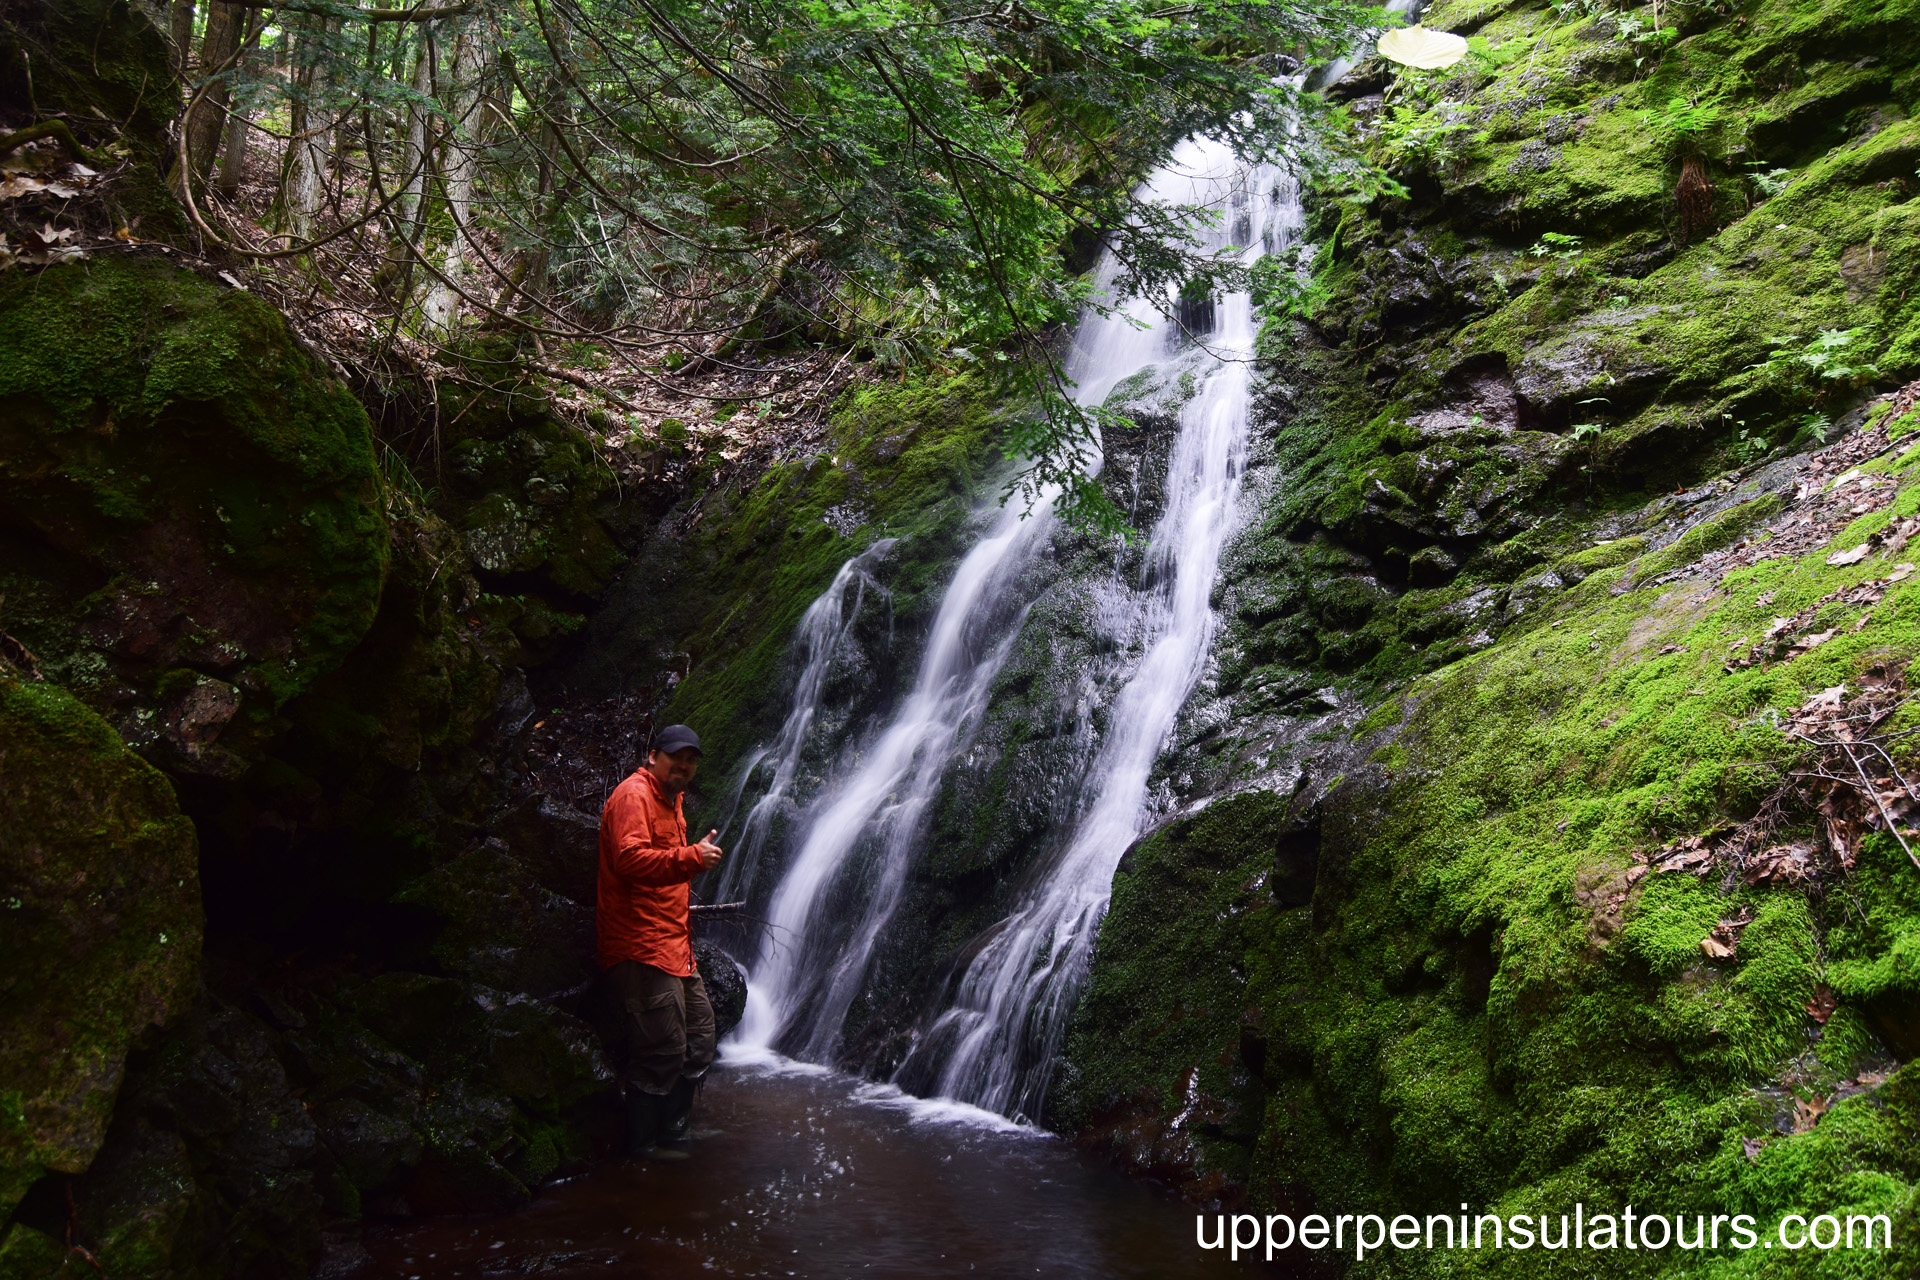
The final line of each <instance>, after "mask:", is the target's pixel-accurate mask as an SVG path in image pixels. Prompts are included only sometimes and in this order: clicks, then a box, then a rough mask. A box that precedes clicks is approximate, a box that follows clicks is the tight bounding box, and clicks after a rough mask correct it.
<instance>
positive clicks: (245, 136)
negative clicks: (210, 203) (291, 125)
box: [214, 11, 266, 200]
mask: <svg viewBox="0 0 1920 1280" xmlns="http://www.w3.org/2000/svg"><path fill="white" fill-rule="evenodd" d="M265 23H266V14H265V13H264V12H263V11H255V12H254V15H253V21H252V23H251V24H250V27H251V29H250V30H249V31H248V32H247V36H246V38H247V41H248V43H249V44H251V43H252V42H253V41H255V40H258V39H259V38H260V31H261V28H262V27H263V26H264V25H265ZM258 61H259V59H258V56H257V51H254V52H249V53H248V54H246V55H244V56H243V57H242V59H241V63H240V65H241V66H242V67H246V68H248V69H251V68H252V67H253V66H254V64H255V63H257V62H258ZM252 136H253V117H252V116H251V115H249V114H248V113H247V110H246V108H244V107H240V106H234V107H232V108H230V109H229V110H228V112H227V137H226V142H225V144H224V145H223V146H222V147H221V148H220V176H219V179H218V180H217V181H216V183H215V184H214V185H215V186H216V188H217V189H218V190H219V192H220V194H221V195H223V196H225V197H226V198H227V199H229V200H231V199H233V198H234V197H235V196H237V195H239V194H240V182H241V179H243V178H244V177H245V176H246V171H247V143H248V142H249V140H250V139H251V138H252Z"/></svg>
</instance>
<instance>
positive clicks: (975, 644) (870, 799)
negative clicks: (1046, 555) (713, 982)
mask: <svg viewBox="0 0 1920 1280" xmlns="http://www.w3.org/2000/svg"><path fill="white" fill-rule="evenodd" d="M1050 526H1051V520H1050V517H1048V516H1047V514H1046V513H1045V512H1044V511H1037V512H1035V513H1033V515H1032V516H1030V517H1028V518H1026V519H1022V512H1021V511H1020V510H1019V509H1018V508H1017V507H1016V506H1015V505H1014V504H1011V503H1010V504H1008V506H1007V507H1006V508H1004V509H1003V510H1001V511H1000V513H999V514H998V516H997V517H996V518H995V520H994V522H993V524H992V527H991V528H990V529H989V530H988V532H987V536H986V537H984V538H983V539H981V541H980V542H979V543H978V544H977V545H976V546H975V547H974V548H973V550H972V551H970V552H968V553H967V555H966V557H965V558H964V559H963V560H962V561H961V562H960V567H959V569H958V571H957V572H956V573H955V574H954V578H953V582H952V583H951V584H950V585H949V586H948V587H947V592H946V595H945V597H944V598H943V599H942V600H941V602H940V609H939V612H938V613H937V614H936V615H935V617H934V622H933V629H932V632H931V634H929V636H928V637H927V647H926V651H925V653H924V654H923V655H922V656H921V660H920V668H919V671H918V672H917V674H916V676H915V679H914V685H913V689H912V691H911V692H910V693H909V694H908V695H907V697H906V699H905V701H904V702H902V703H901V704H900V707H899V709H898V710H897V711H896V712H895V713H894V716H893V719H892V722H891V723H890V724H888V725H887V727H886V728H885V730H884V731H883V732H882V733H881V734H880V736H879V737H878V738H877V739H876V740H874V741H873V742H872V743H870V744H867V745H866V746H865V747H864V748H863V749H862V750H861V751H860V753H859V757H858V759H857V761H856V762H855V763H854V765H853V767H852V768H851V769H850V770H849V771H848V772H847V773H846V775H845V776H844V777H843V778H841V779H839V780H838V781H837V784H836V785H832V786H830V787H829V788H828V789H827V791H826V792H825V793H824V794H823V795H822V796H821V797H820V798H819V799H818V800H816V801H815V802H814V803H813V804H812V805H811V806H810V807H809V809H808V812H807V813H806V814H805V815H804V816H803V818H802V820H801V823H800V825H799V831H800V834H799V840H798V847H797V849H796V850H795V851H794V853H793V855H792V857H791V858H790V859H789V861H788V862H787V865H786V868H785V872H784V874H783V875H782V877H781V880H780V884H779V887H778V888H776V889H775V890H774V893H773V897H772V900H771V901H770V903H769V904H768V907H767V917H766V919H767V927H766V928H765V930H764V931H763V933H762V938H761V942H760V947H759V952H758V954H757V955H756V957H755V959H754V962H753V965H752V968H751V970H750V977H749V981H748V986H747V1011H746V1016H745V1017H744V1018H743V1019H742V1020H741V1023H740V1027H739V1029H738V1031H736V1032H735V1036H734V1038H735V1040H736V1042H737V1043H739V1044H741V1045H743V1046H752V1047H760V1048H774V1049H778V1050H780V1051H781V1052H784V1053H789V1054H792V1055H794V1056H796V1057H801V1058H807V1059H811V1060H816V1061H817V1060H820V1059H823V1058H829V1057H831V1056H832V1054H833V1051H834V1048H835V1047H836V1044H837V1042H838V1039H839V1034H840V1027H841V1023H842V1022H844V1021H845V1019H846V1015H847V1010H848V1008H849V1007H850V1006H851V1005H852V1003H853V999H854V997H855V996H856V995H857V994H858V993H859V990H860V985H861V983H862V981H863V980H864V979H865V977H866V972H867V962H868V961H869V959H870V958H871V957H872V954H873V945H874V942H875V940H876V939H877V938H878V937H879V936H880V931H881V930H882V929H883V928H885V926H886V923H887V921H888V920H889V919H890V918H891V917H892V914H893V909H894V907H895V906H897V905H898V903H899V898H900V890H901V888H902V886H903V885H904V884H905V882H906V872H907V868H908V866H909V864H910V861H911V859H912V856H913V853H914V846H915V843H916V838H917V837H918V835H919V834H920V831H921V826H922V819H923V818H924V817H925V815H926V810H927V806H928V804H929V803H930V802H931V801H932V799H933V797H934V795H935V793H936V792H937V790H938V788H939V785H940V778H941V775H942V774H944V773H945V771H946V768H947V765H948V763H949V762H950V761H952V759H953V758H954V756H955V754H956V753H957V752H958V751H959V749H960V748H961V747H962V746H963V745H964V743H965V742H966V740H967V737H968V735H969V733H970V731H971V730H972V729H973V728H974V727H975V726H977V725H978V723H979V718H980V713H981V711H982V710H984V709H985V706H986V699H987V691H988V689H989V688H991V686H992V684H993V678H994V676H995V675H997V674H998V673H999V671H1000V667H1001V665H1002V664H1003V663H1004V662H1005V661H1006V655H1007V651H1008V649H1010V648H1011V647H1012V644H1013V641H1014V639H1015V637H1016V636H1018V634H1019V631H1020V624H1021V623H1022V622H1023V621H1025V617H1026V610H1025V607H1024V606H1023V605H1018V604H1014V603H1013V602H1012V600H1011V593H1010V590H1009V588H1010V586H1011V583H1012V580H1013V577H1014V575H1015V574H1017V573H1018V571H1019V569H1020V567H1021V566H1022V565H1023V564H1024V563H1025V561H1026V559H1027V557H1028V556H1029V555H1030V554H1031V552H1032V549H1033V548H1034V547H1035V545H1037V544H1039V543H1042V542H1044V540H1045V536H1046V534H1047V533H1048V532H1049V530H1050Z"/></svg>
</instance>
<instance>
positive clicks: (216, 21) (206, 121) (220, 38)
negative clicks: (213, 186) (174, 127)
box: [187, 0, 247, 180]
mask: <svg viewBox="0 0 1920 1280" xmlns="http://www.w3.org/2000/svg"><path fill="white" fill-rule="evenodd" d="M246 12H247V11H246V10H245V9H242V8H241V7H240V6H239V5H236V4H221V3H218V2H217V0H216V3H214V4H213V5H212V6H211V7H210V8H208V10H207V29H206V33H205V34H204V35H202V36H201V37H200V67H199V72H200V75H201V76H202V77H205V76H209V75H212V74H214V73H215V72H217V71H219V70H220V69H221V68H222V67H224V66H225V65H226V62H227V59H228V58H231V57H232V56H233V54H234V50H236V49H238V48H239V47H240V37H241V36H242V35H243V34H244V32H245V30H246ZM227 99H228V93H227V84H226V81H225V80H221V81H218V82H216V83H214V84H212V85H209V86H208V87H207V91H206V92H205V93H204V94H203V95H201V98H200V104H199V106H198V107H196V108H195V110H194V112H193V114H192V115H191V116H189V117H188V118H187V157H188V159H189V160H190V161H191V162H192V165H193V176H194V177H195V178H199V179H202V180H204V179H205V178H206V176H207V174H209V173H210V172H212V170H213V161H214V157H215V156H216V155H217V154H218V152H219V150H220V131H221V129H222V128H223V127H224V126H225V125H226V122H227Z"/></svg>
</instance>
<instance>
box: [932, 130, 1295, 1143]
mask: <svg viewBox="0 0 1920 1280" xmlns="http://www.w3.org/2000/svg"><path fill="white" fill-rule="evenodd" d="M1152 186H1153V189H1154V194H1155V195H1156V196H1162V193H1163V192H1164V196H1163V198H1168V199H1172V200H1175V201H1177V202H1178V203H1183V204H1192V205H1198V206H1202V207H1206V208H1211V209H1213V210H1216V211H1217V213H1218V215H1219V216H1218V217H1217V219H1216V221H1215V222H1214V224H1213V225H1212V226H1211V227H1205V228H1201V229H1200V232H1201V234H1202V236H1203V237H1204V238H1205V239H1207V240H1208V242H1209V247H1211V248H1214V249H1217V250H1237V251H1239V252H1240V253H1241V254H1242V256H1243V258H1244V260H1246V261H1252V260H1253V259H1254V258H1257V257H1258V256H1260V255H1261V254H1262V253H1267V252H1272V251H1275V250H1277V249H1280V248H1283V247H1284V246H1285V245H1286V244H1287V243H1290V242H1291V240H1292V239H1293V238H1294V236H1295V235H1296V234H1297V232H1298V230H1299V227H1300V225H1301V215H1300V203H1299V187H1298V183H1297V182H1296V181H1294V180H1293V179H1292V178H1290V177H1288V176H1287V175H1285V174H1283V173H1282V172H1281V171H1279V170H1277V169H1272V168H1260V169H1255V170H1252V171H1248V170H1247V169H1246V168H1244V167H1243V166H1241V165H1239V164H1238V163H1237V162H1236V161H1235V159H1234V157H1233V154H1232V152H1231V151H1230V150H1229V148H1227V147H1226V146H1225V145H1224V144H1221V143H1218V142H1213V141H1210V140H1206V139H1196V140H1192V141H1189V142H1187V143H1186V144H1184V145H1183V146H1182V147H1181V148H1180V149H1179V150H1178V151H1177V152H1176V153H1175V155H1174V157H1173V160H1172V163H1171V164H1170V165H1169V166H1168V167H1167V168H1166V169H1164V170H1162V171H1161V172H1160V173H1159V174H1158V175H1156V177H1155V178H1154V179H1153V181H1152ZM1211 320H1212V328H1211V329H1210V331H1209V332H1207V333H1205V334H1204V335H1198V336H1200V337H1201V338H1202V342H1203V350H1204V355H1203V357H1202V359H1201V362H1200V367H1199V370H1198V378H1199V386H1198V390H1197V392H1196V393H1195V395H1194V396H1193V398H1192V399H1191V400H1189V401H1188V402H1187V403H1186V404H1185V405H1184V406H1183V407H1182V409H1181V411H1180V418H1179V434H1178V436H1177V438H1176V439H1175V441H1174V445H1173V452H1172V455H1171V457H1170V458H1169V460H1168V467H1167V479H1166V503H1165V507H1164V508H1163V510H1162V512H1161V515H1160V518H1159V520H1158V522H1157V523H1156V524H1155V525H1154V528H1153V532H1152V535H1151V538H1150V540H1149V542H1148V545H1147V554H1146V559H1145V565H1144V568H1143V571H1142V574H1141V579H1140V581H1139V582H1138V583H1137V584H1136V586H1135V588H1134V589H1133V590H1132V591H1131V592H1128V593H1126V594H1125V595H1124V596H1121V597H1120V598H1119V600H1118V601H1117V602H1116V604H1115V605H1114V606H1113V608H1114V609H1115V610H1116V612H1117V614H1118V616H1115V617H1111V618H1109V619H1108V624H1109V626H1110V627H1111V628H1112V629H1113V630H1114V631H1115V632H1116V633H1117V634H1121V635H1128V636H1135V637H1138V638H1139V646H1140V657H1139V659H1138V661H1137V663H1136V664H1135V665H1134V667H1133V669H1132V671H1131V672H1130V673H1129V674H1128V675H1127V676H1126V677H1125V679H1124V682H1123V683H1122V684H1121V686H1120V688H1119V692H1118V694H1117V695H1116V696H1115V698H1114V700H1113V702H1112V704H1111V707H1110V712H1109V716H1110V720H1109V725H1108V728H1107V730H1106V733H1105V735H1104V737H1103V739H1102V741H1101V745H1100V748H1099V751H1098V754H1097V755H1096V757H1095V759H1094V762H1093V764H1092V767H1091V768H1090V769H1089V770H1088V773H1087V776H1086V779H1085V782H1084V783H1083V785H1082V804H1081V806H1080V809H1079V817H1078V820H1077V822H1076V824H1075V825H1074V827H1073V830H1072V832H1071V835H1070V836H1069V837H1068V838H1067V840H1066V841H1065V842H1064V844H1063V845H1062V846H1061V847H1060V851H1059V852H1058V853H1057V854H1056V855H1055V856H1054V857H1053V859H1052V860H1051V861H1050V863H1049V864H1048V865H1046V866H1045V867H1043V868H1042V869H1041V873H1040V874H1039V875H1038V876H1037V877H1036V879H1035V881H1034V884H1033V886H1032V887H1031V888H1030V889H1029V890H1028V892H1027V893H1026V895H1025V896H1024V898H1023V899H1022V900H1021V902H1020V904H1019V905H1018V907H1017V908H1016V909H1015V910H1014V911H1013V912H1012V913H1011V914H1010V915H1009V916H1008V917H1007V918H1006V919H1004V920H1003V921H1001V922H1000V924H998V925H997V926H996V927H995V928H994V929H993V931H992V933H991V936H990V937H989V938H988V939H987V940H986V941H985V943H984V945H982V946H980V947H979V949H978V950H977V951H976V952H975V953H974V956H973V958H972V960H971V962H970V963H969V964H968V965H967V967H966V969H965V971H964V973H963V974H962V975H961V976H960V979H959V982H958V984H957V989H956V992H955V995H954V999H953V1002H952V1005H951V1006H950V1007H949V1008H948V1009H947V1010H946V1011H945V1012H943V1013H941V1014H940V1015H939V1016H938V1018H937V1019H936V1020H935V1021H934V1023H933V1025H932V1026H931V1027H930V1028H929V1029H928V1031H927V1034H926V1035H925V1036H924V1037H922V1039H921V1041H920V1042H919V1044H918V1045H916V1047H915V1049H914V1052H913V1054H912V1055H911V1056H910V1057H909V1058H908V1060H907V1061H906V1062H905V1063H904V1064H902V1067H901V1071H900V1074H902V1075H910V1076H923V1075H925V1074H926V1073H927V1070H928V1068H929V1067H930V1066H932V1065H933V1064H936V1063H937V1064H938V1074H937V1076H935V1077H934V1078H935V1079H937V1081H938V1084H937V1088H936V1092H938V1093H940V1094H942V1095H945V1096H948V1097H953V1098H958V1099H962V1100H964V1101H967V1102H972V1103H975V1104H977V1105H979V1106H983V1107H986V1108H989V1109H990V1110H994V1111H999V1112H1003V1113H1006V1114H1011V1115H1018V1114H1022V1113H1025V1114H1036V1113H1037V1112H1038V1110H1039V1106H1040V1103H1041V1101H1042V1099H1043V1098H1044V1097H1045V1093H1046V1089H1047V1086H1048V1083H1049V1082H1050V1080H1051V1075H1052V1068H1053V1065H1054V1063H1055V1062H1056V1061H1057V1059H1058V1055H1059V1051H1060V1048H1061V1039H1062V1036H1063V1035H1064V1033H1065V1029H1066V1022H1067V1017H1068V1015H1069V1014H1070V1013H1071V1011H1072V1006H1073V1001H1074V998H1075V997H1076V996H1077V995H1078V993H1079V989H1080V984H1081V981H1082V979H1083V978H1084V977H1085V974H1086V970H1087V966H1088V964H1089V962H1090V961H1091V959H1092V954H1093V942H1094V933H1095V930H1096V929H1097V928H1098V927H1099V923H1100V918H1101V916H1102V915H1103V914H1104V913H1105V911H1106V906H1107V900H1108V897H1109V894H1110V891H1111V888H1112V883H1113V874H1114V870H1115V868H1116V867H1117V866H1118V864H1119V861H1120V856H1121V855H1122V854H1123V853H1124V852H1125V851H1126V849H1127V847H1128V846H1129V845H1130V844H1132V843H1133V840H1134V838H1135V837H1136V836H1138V835H1139V833H1140V831H1141V830H1142V828H1143V827H1144V826H1145V824H1146V821H1147V819H1148V818H1149V817H1150V816H1151V813H1152V806H1151V797H1150V795H1149V792H1148V779H1149V775H1150V773H1151V771H1152V768H1153V763H1154V760H1155V759H1156V758H1157V757H1158V756H1159V754H1160V751H1161V749H1162V748H1163V747H1164V746H1165V745H1166V742H1167V739H1168V737H1169V736H1170V735H1171V733H1172V731H1173V727H1174V720H1175V717H1177V716H1178V715H1179V712H1180V708H1181V706H1182V705H1184V704H1185V702H1186V700H1187V697H1188V695H1189V694H1190V693H1192V691H1193V688H1194V686H1195V685H1196V684H1197V683H1198V682H1199V680H1200V677H1201V675H1202V673H1203V671H1204V669H1205V666H1206V663H1207V657H1208V653H1209V650H1210V649H1211V647H1212V641H1213V635H1214V615H1213V609H1212V606H1211V604H1210V600H1209V598H1210V596H1211V594H1212V591H1213V581H1214V576H1215V573H1216V572H1217V570H1218V568H1219V564H1220V555H1221V552H1222V551H1223V550H1224V549H1225V547H1226V542H1227V538H1228V536H1229V535H1230V534H1231V533H1232V531H1233V527H1234V519H1235V509H1236V506H1237V501H1238V498H1239V492H1240V478H1241V473H1242V471H1243V469H1244V465H1245V461H1246V451H1247V416H1248V407H1249V400H1250V392H1251V384H1252V369H1251V360H1252V356H1253V344H1254V336H1255V333H1256V330H1257V325H1256V323H1255V320H1254V314H1253V303H1252V299H1251V298H1249V297H1248V296H1247V295H1246V294H1244V293H1236V294H1229V295H1227V296H1226V297H1224V298H1219V299H1215V301H1214V305H1213V307H1212V312H1211ZM1118 324H1119V322H1117V321H1116V320H1114V319H1107V320H1103V321H1101V322H1100V323H1099V324H1098V325H1097V326H1096V327H1095V328H1094V331H1093V333H1092V334H1090V335H1089V340H1088V341H1087V342H1086V343H1085V346H1084V355H1085V358H1086V360H1087V361H1088V363H1089V368H1088V371H1087V374H1086V377H1085V382H1086V383H1087V384H1094V383H1097V382H1098V380H1099V377H1100V375H1101V374H1104V373H1105V372H1106V370H1105V369H1104V368H1101V365H1102V364H1103V362H1111V363H1112V364H1116V365H1124V364H1126V363H1129V362H1130V361H1131V360H1132V358H1133V356H1134V353H1135V352H1136V350H1137V349H1138V343H1139V342H1140V341H1141V340H1142V337H1143V335H1142V334H1141V333H1140V332H1139V331H1138V330H1135V329H1132V328H1131V327H1130V326H1124V325H1121V326H1120V327H1116V325H1118ZM1161 341H1162V343H1163V344H1164V343H1165V341H1166V335H1164V334H1163V335H1162V338H1161ZM1096 369H1098V370H1099V373H1096V372H1095V370H1096Z"/></svg>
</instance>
